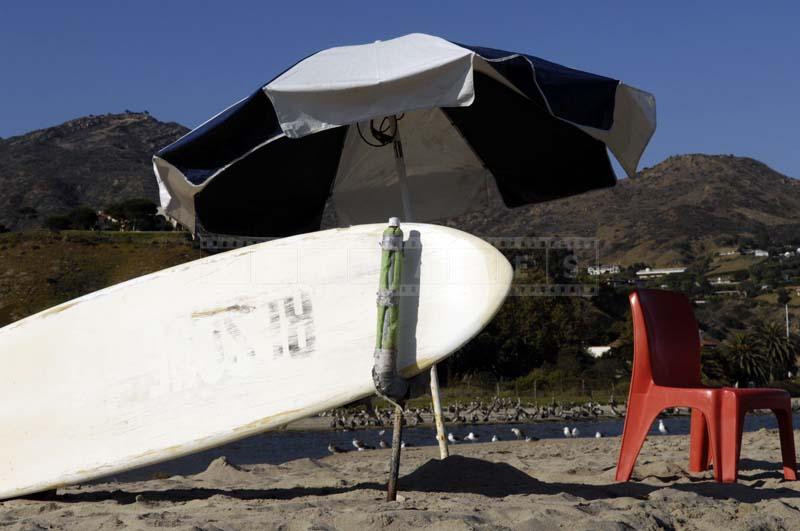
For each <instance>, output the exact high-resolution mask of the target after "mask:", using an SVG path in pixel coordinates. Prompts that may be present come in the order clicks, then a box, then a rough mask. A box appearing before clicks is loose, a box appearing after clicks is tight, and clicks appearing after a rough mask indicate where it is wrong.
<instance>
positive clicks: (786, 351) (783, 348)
mask: <svg viewBox="0 0 800 531" xmlns="http://www.w3.org/2000/svg"><path fill="white" fill-rule="evenodd" d="M755 340H756V346H757V347H758V348H760V349H761V351H762V352H763V354H764V356H765V357H766V360H767V364H768V366H769V381H770V382H772V381H773V379H774V375H775V374H776V373H777V374H782V375H786V373H787V371H791V370H793V369H794V365H795V359H796V356H797V353H796V352H795V348H794V344H793V343H792V342H791V340H790V339H789V338H788V337H786V332H785V330H784V329H783V327H781V326H780V325H778V324H777V323H770V322H767V321H762V322H760V323H758V325H757V326H756V337H755Z"/></svg>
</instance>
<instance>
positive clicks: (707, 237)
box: [449, 155, 800, 266]
mask: <svg viewBox="0 0 800 531" xmlns="http://www.w3.org/2000/svg"><path fill="white" fill-rule="evenodd" d="M449 223H450V224H453V225H456V226H460V227H463V228H466V229H467V230H469V231H470V232H473V233H475V234H489V235H516V236H518V235H525V236H543V235H562V236H567V235H569V236H595V237H597V238H599V239H600V240H602V242H603V251H602V253H601V257H602V258H601V259H602V260H603V261H609V262H612V261H613V262H620V263H623V264H632V263H635V262H647V263H650V264H653V265H662V266H664V265H671V264H687V263H690V262H691V260H692V258H693V257H695V256H698V255H701V254H705V253H707V252H710V251H712V250H714V249H716V248H718V247H720V246H721V245H722V243H723V242H724V241H725V239H726V238H732V237H736V236H740V235H753V234H755V233H756V232H757V231H768V232H769V234H770V235H771V236H772V237H773V238H775V239H777V240H779V241H786V242H795V241H798V240H800V181H798V180H795V179H791V178H789V177H786V176H785V175H782V174H780V173H778V172H776V171H774V170H772V169H770V168H769V167H768V166H766V165H765V164H763V163H761V162H758V161H756V160H753V159H750V158H744V157H734V156H727V155H681V156H674V157H670V158H668V159H666V160H665V161H663V162H661V163H660V164H658V165H656V166H653V167H652V168H646V169H645V170H643V171H642V172H640V173H639V174H638V175H637V176H636V177H635V178H633V179H626V180H622V181H620V182H619V184H618V185H617V186H616V187H614V188H610V189H605V190H598V191H594V192H590V193H587V194H584V195H580V196H576V197H572V198H568V199H564V200H561V201H554V202H552V203H545V204H541V205H534V206H530V207H523V208H519V209H514V210H509V209H506V208H504V207H503V206H502V205H496V206H495V208H493V209H491V211H489V212H488V213H480V214H471V215H467V216H462V217H461V218H457V219H455V220H451V221H450V222H449Z"/></svg>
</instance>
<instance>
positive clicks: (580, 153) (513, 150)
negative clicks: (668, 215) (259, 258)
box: [153, 34, 655, 236]
mask: <svg viewBox="0 0 800 531" xmlns="http://www.w3.org/2000/svg"><path fill="white" fill-rule="evenodd" d="M387 116H396V117H397V119H398V120H397V129H398V130H399V132H400V138H401V139H402V151H403V160H404V162H405V174H406V184H407V187H408V190H409V195H410V197H411V201H412V202H413V204H414V208H413V210H414V217H415V220H420V221H422V220H429V221H430V220H435V219H441V218H444V217H450V216H455V215H458V214H461V213H464V212H468V211H472V210H476V209H479V208H482V207H484V206H485V204H486V200H487V197H488V185H489V179H494V180H495V181H496V183H497V187H498V190H499V191H500V194H501V196H502V198H503V201H504V202H505V203H506V205H507V206H510V207H515V206H520V205H524V204H529V203H535V202H540V201H546V200H551V199H556V198H559V197H565V196H569V195H573V194H577V193H581V192H585V191H587V190H592V189H595V188H601V187H607V186H612V185H613V184H614V183H615V180H616V178H615V176H614V172H613V170H612V168H611V164H610V161H609V158H608V153H607V148H608V149H609V150H611V151H612V153H614V154H615V156H616V157H617V159H618V160H619V161H620V163H621V165H622V166H623V168H624V169H625V170H626V172H628V173H629V174H632V173H633V172H635V169H636V165H637V164H638V160H639V158H640V156H641V154H642V152H643V150H644V148H645V146H646V144H647V142H648V141H649V138H650V136H651V135H652V133H653V131H654V129H655V102H654V100H653V98H652V96H651V95H649V94H647V93H645V92H642V91H639V90H637V89H633V88H632V87H629V86H627V85H624V84H622V83H620V82H619V81H617V80H613V79H610V78H607V77H603V76H597V75H594V74H590V73H586V72H581V71H578V70H573V69H569V68H566V67H563V66H561V65H557V64H555V63H550V62H548V61H544V60H542V59H539V58H536V57H533V56H528V55H524V54H515V53H511V52H505V51H501V50H494V49H488V48H479V47H469V46H465V45H459V44H454V43H450V42H448V41H445V40H443V39H439V38H437V37H432V36H429V35H419V34H414V35H408V36H405V37H400V38H398V39H393V40H391V41H386V42H378V43H374V44H370V45H363V46H347V47H341V48H332V49H330V50H325V51H322V52H319V53H318V54H315V55H312V56H311V57H309V58H307V59H305V60H303V61H301V62H300V63H298V64H297V65H295V66H294V67H292V68H290V69H289V70H287V71H286V72H284V73H283V74H281V75H280V76H278V77H277V78H276V79H274V80H273V81H271V82H270V83H267V84H266V85H265V86H263V87H262V88H261V89H259V90H258V91H257V92H255V93H254V94H252V95H251V96H250V97H248V98H245V99H244V100H242V101H240V102H238V103H236V104H234V105H233V106H231V107H230V108H228V109H226V110H225V111H223V112H222V113H220V114H219V115H217V116H215V117H213V118H212V119H211V120H209V121H208V122H206V123H205V124H203V125H201V126H200V127H198V128H196V129H195V130H193V131H191V132H190V133H188V134H187V135H186V136H184V137H183V138H182V139H180V140H178V141H177V142H175V143H174V144H172V145H170V146H168V147H166V148H164V149H162V150H161V151H160V152H159V153H158V154H157V155H156V156H155V157H154V159H153V163H154V169H155V172H156V177H157V179H158V182H159V187H160V191H161V202H162V206H163V207H164V208H165V210H166V212H167V213H168V214H169V215H171V216H173V217H175V218H176V219H178V220H179V221H180V222H181V223H183V224H184V225H185V226H187V227H189V228H190V229H191V230H193V231H195V230H197V229H199V228H201V227H202V228H203V229H204V230H206V231H210V232H215V233H222V234H238V235H252V236H286V235H290V234H297V233H300V232H308V231H313V230H317V229H319V227H320V221H321V216H322V212H323V209H324V207H325V204H326V201H327V200H328V199H329V198H330V197H331V196H332V198H333V204H334V206H335V208H336V212H337V214H338V217H339V222H340V223H341V224H351V223H368V222H375V221H383V220H384V219H385V218H386V217H387V216H389V215H390V214H397V213H399V212H402V206H401V194H400V186H399V182H398V175H397V171H396V169H397V168H396V159H395V151H394V147H393V144H392V142H391V141H387V139H386V138H385V137H386V135H385V134H384V132H383V129H382V127H383V123H384V121H385V120H384V118H385V117H387Z"/></svg>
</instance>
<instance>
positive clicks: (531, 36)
mask: <svg viewBox="0 0 800 531" xmlns="http://www.w3.org/2000/svg"><path fill="white" fill-rule="evenodd" d="M654 5H655V2H642V1H637V2H622V1H619V2H615V1H605V2H599V1H597V0H594V1H586V2H578V1H573V2H567V1H565V2H552V1H550V2H534V1H528V2H500V1H494V2H486V1H484V2H474V3H471V2H468V1H460V2H436V1H434V0H430V1H427V2H414V1H410V0H404V1H402V2H376V1H371V2H347V1H345V0H338V1H327V2H301V1H294V2H291V1H281V2H267V1H261V2H236V1H226V2H201V1H193V2H189V1H179V0H172V1H168V0H162V1H160V2H155V1H152V2H151V1H147V0H137V1H135V2H134V1H130V2H118V1H102V2H100V1H97V2H94V1H85V2H79V1H77V0H76V1H75V2H63V1H61V2H55V1H53V2H46V1H41V2H30V1H25V2H22V1H19V2H18V1H12V0H4V1H3V2H2V3H1V4H0V136H3V137H8V136H12V135H17V134H21V133H24V132H27V131H30V130H33V129H38V128H42V127H47V126H50V125H54V124H57V123H61V122H63V121H65V120H68V119H71V118H75V117H77V116H81V115H85V114H90V113H93V114H102V113H106V112H121V111H123V110H124V109H131V110H144V109H147V110H148V111H150V113H151V114H153V115H154V116H155V117H156V118H158V119H160V120H165V121H177V122H180V123H182V124H184V125H186V126H189V127H193V126H195V125H198V124H199V123H201V122H203V121H204V120H205V119H206V118H208V117H210V116H212V115H213V114H215V113H216V112H218V111H219V110H221V109H223V108H224V107H227V106H228V105H230V104H231V103H233V102H234V101H236V100H237V99H239V98H241V97H243V96H245V95H247V94H249V93H250V92H252V91H253V90H255V88H256V87H257V86H258V85H259V84H261V83H263V82H266V81H268V80H269V79H271V78H272V77H274V76H275V75H276V74H278V73H280V72H281V71H282V70H283V69H285V68H286V67H287V66H290V65H291V64H293V63H294V62H296V61H297V60H298V59H300V58H302V57H304V56H306V55H308V54H310V53H313V52H315V51H317V50H319V49H322V48H327V47H329V46H334V45H340V44H355V43H364V42H371V41H374V40H376V39H387V38H391V37H394V36H398V35H402V34H405V33H411V32H424V33H431V34H435V35H439V36H442V37H445V38H448V39H451V40H455V41H460V42H464V43H469V44H479V45H485V46H491V47H494V48H503V49H508V50H513V51H524V52H527V53H531V54H534V55H538V56H540V57H543V58H546V59H549V60H552V61H556V62H559V63H562V64H566V65H568V66H572V67H576V68H580V69H583V70H588V71H591V72H595V73H599V74H605V75H608V76H611V77H616V78H620V79H622V80H624V81H626V82H628V83H629V84H631V85H634V86H636V87H639V88H642V89H645V90H648V91H650V92H653V93H654V94H655V96H656V99H657V102H658V130H657V131H656V135H655V137H654V138H653V141H652V142H651V144H650V147H649V148H648V151H647V152H646V153H645V157H644V160H643V165H645V166H649V165H652V164H655V163H657V162H659V161H661V160H662V159H664V158H665V157H667V156H669V155H672V154H679V153H690V152H704V153H732V154H736V155H744V156H751V157H754V158H757V159H759V160H762V161H763V162H765V163H767V164H769V165H770V166H772V167H773V168H775V169H777V170H778V171H781V172H783V173H785V174H787V175H790V176H793V177H800V148H799V147H798V144H800V138H798V136H799V135H798V133H799V132H800V125H799V124H800V59H799V58H798V56H800V2H797V1H783V2H781V1H774V2H752V1H750V2H740V1H735V0H732V1H708V2H703V3H700V2H679V1H675V2H661V3H659V5H658V6H655V7H654Z"/></svg>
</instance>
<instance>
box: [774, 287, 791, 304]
mask: <svg viewBox="0 0 800 531" xmlns="http://www.w3.org/2000/svg"><path fill="white" fill-rule="evenodd" d="M777 294H778V304H789V301H790V300H792V296H791V295H789V292H788V291H787V290H786V289H785V288H781V289H779V290H778V291H777Z"/></svg>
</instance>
